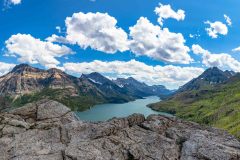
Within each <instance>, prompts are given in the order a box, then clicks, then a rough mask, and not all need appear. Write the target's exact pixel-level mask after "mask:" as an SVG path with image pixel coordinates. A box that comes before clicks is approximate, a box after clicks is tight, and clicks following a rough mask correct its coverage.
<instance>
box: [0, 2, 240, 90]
mask: <svg viewBox="0 0 240 160" xmlns="http://www.w3.org/2000/svg"><path fill="white" fill-rule="evenodd" d="M238 6H240V1H238V0H209V1H206V0H191V1H189V0H131V1H129V0H47V1H42V0H0V22H1V23H0V75H4V74H6V73H7V72H9V71H10V70H11V69H12V68H13V67H14V66H15V65H17V64H20V63H27V64H30V65H32V66H34V67H39V68H42V69H49V68H59V69H61V70H63V71H65V72H67V73H69V74H71V75H74V76H80V75H81V74H83V73H84V74H88V73H91V72H99V73H101V74H103V75H104V76H107V77H108V78H110V79H115V78H118V77H125V78H127V77H133V78H135V79H137V80H139V81H141V82H145V83H147V84H149V85H153V84H159V85H165V86H166V87H168V88H170V89H177V88H178V87H180V86H182V85H183V84H185V83H186V82H188V81H189V80H191V79H192V78H195V77H197V76H199V75H200V74H201V73H202V72H203V71H204V70H205V69H207V68H209V67H219V68H220V69H222V70H233V71H235V72H239V71H240V54H239V53H240V38H239V37H240V14H239V9H238V8H239V7H238Z"/></svg>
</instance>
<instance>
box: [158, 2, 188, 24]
mask: <svg viewBox="0 0 240 160" xmlns="http://www.w3.org/2000/svg"><path fill="white" fill-rule="evenodd" d="M155 13H156V14H157V15H158V16H159V18H158V23H159V24H160V25H161V26H162V25H163V21H164V19H168V18H173V19H176V20H178V21H180V20H184V19H185V11H184V10H181V9H179V10H178V11H177V12H176V11H174V10H173V9H172V8H171V6H170V5H163V4H161V3H160V4H159V7H156V8H155Z"/></svg>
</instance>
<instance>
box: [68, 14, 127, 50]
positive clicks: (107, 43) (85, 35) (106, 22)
mask: <svg viewBox="0 0 240 160" xmlns="http://www.w3.org/2000/svg"><path fill="white" fill-rule="evenodd" d="M65 23H66V28H67V36H66V39H67V41H69V42H71V43H72V44H78V45H79V46H80V47H81V48H83V49H86V48H88V47H91V48H92V49H95V50H98V51H102V52H105V53H110V54H113V53H116V52H117V51H120V52H123V51H126V50H128V40H127V39H128V36H127V33H125V31H124V30H123V29H122V28H119V27H117V26H116V25H117V20H116V19H115V18H114V17H111V16H110V15H108V14H107V13H99V12H97V13H86V14H85V13H82V12H79V13H74V14H73V15H72V17H67V18H66V20H65Z"/></svg>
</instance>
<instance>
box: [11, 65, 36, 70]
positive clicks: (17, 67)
mask: <svg viewBox="0 0 240 160" xmlns="http://www.w3.org/2000/svg"><path fill="white" fill-rule="evenodd" d="M31 70H38V69H36V68H33V67H32V66H30V65H28V64H25V63H23V64H19V65H16V66H15V67H14V68H13V69H12V72H23V71H31Z"/></svg>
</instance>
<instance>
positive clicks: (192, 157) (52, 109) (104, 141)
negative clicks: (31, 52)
mask: <svg viewBox="0 0 240 160" xmlns="http://www.w3.org/2000/svg"><path fill="white" fill-rule="evenodd" d="M45 159H48V160H92V159H95V160H129V159H139V160H203V159H210V160H239V159H240V142H239V140H237V139H236V138H235V137H233V136H231V135H229V134H228V133H226V132H224V131H222V130H219V129H216V128H210V127H203V126H200V125H198V124H196V123H192V122H186V121H182V120H179V119H176V118H170V117H165V116H160V115H151V116H149V117H147V118H146V119H145V117H144V116H143V115H140V114H134V115H131V116H129V117H127V118H114V119H111V120H109V121H106V122H98V123H89V122H83V121H80V120H78V118H76V116H75V114H74V113H73V112H71V111H70V110H69V109H68V108H67V107H65V106H64V105H62V104H60V103H57V102H54V101H50V100H42V101H39V102H37V103H31V104H28V105H26V106H24V107H22V108H19V109H15V110H13V111H10V112H8V113H2V114H1V115H0V160H45Z"/></svg>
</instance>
